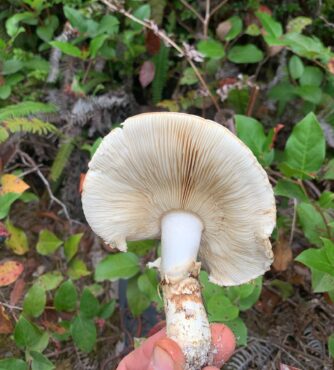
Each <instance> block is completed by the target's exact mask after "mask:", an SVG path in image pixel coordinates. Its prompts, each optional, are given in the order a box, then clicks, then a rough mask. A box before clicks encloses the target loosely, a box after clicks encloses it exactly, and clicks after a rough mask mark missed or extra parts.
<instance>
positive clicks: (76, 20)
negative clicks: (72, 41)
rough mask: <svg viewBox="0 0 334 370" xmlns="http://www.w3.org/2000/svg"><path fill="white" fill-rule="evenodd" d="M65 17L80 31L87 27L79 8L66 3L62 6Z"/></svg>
mask: <svg viewBox="0 0 334 370" xmlns="http://www.w3.org/2000/svg"><path fill="white" fill-rule="evenodd" d="M64 14H65V17H66V18H67V19H68V20H69V21H70V23H71V25H72V26H73V27H74V28H76V29H77V30H79V31H80V32H81V33H83V32H85V31H86V29H87V26H86V19H85V17H84V16H83V15H82V14H81V12H80V11H79V10H76V9H74V8H71V7H69V6H67V5H65V6H64Z"/></svg>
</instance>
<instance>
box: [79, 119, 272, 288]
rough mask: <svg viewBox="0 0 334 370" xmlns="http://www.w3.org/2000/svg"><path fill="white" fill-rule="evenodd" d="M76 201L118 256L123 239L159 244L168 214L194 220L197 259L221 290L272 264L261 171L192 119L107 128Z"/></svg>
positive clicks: (227, 137)
mask: <svg viewBox="0 0 334 370" xmlns="http://www.w3.org/2000/svg"><path fill="white" fill-rule="evenodd" d="M82 203H83V209H84V213H85V216H86V218H87V221H88V222H89V224H90V225H91V227H92V229H93V230H94V231H95V232H96V233H97V234H98V235H99V236H101V237H102V238H103V239H104V241H105V242H106V243H108V244H111V245H112V246H114V247H117V248H118V249H120V250H122V251H125V250H126V240H142V239H155V238H160V234H161V219H162V217H163V215H165V214H166V213H167V212H170V211H175V210H182V211H187V212H192V213H194V214H196V215H197V216H198V217H199V218H200V219H201V221H202V223H203V225H204V230H203V233H202V239H201V245H200V250H199V259H200V260H201V262H202V265H203V266H204V268H205V269H206V270H207V271H208V273H209V276H210V280H211V281H212V282H214V283H216V284H219V285H238V284H242V283H245V282H247V281H249V280H251V279H254V278H256V277H257V276H259V275H261V274H263V273H264V272H265V271H266V270H268V269H269V266H270V264H271V262H272V258H273V254H272V250H271V244H270V241H269V236H270V235H271V233H272V230H273V228H274V226H275V219H276V209H275V200H274V195H273V190H272V187H271V185H270V183H269V180H268V177H267V174H266V172H265V171H264V170H263V168H262V167H261V166H260V164H259V163H258V161H257V160H256V158H255V157H254V155H253V154H252V152H251V151H250V150H249V149H248V148H247V147H246V146H245V145H244V144H243V143H242V142H241V141H240V140H239V139H238V138H237V137H236V136H234V135H233V134H232V133H231V132H230V131H229V130H227V129H226V128H224V127H223V126H221V125H219V124H217V123H215V122H213V121H209V120H205V119H203V118H200V117H197V116H194V115H189V114H183V113H146V114H141V115H137V116H134V117H131V118H129V119H127V120H126V121H125V122H124V123H123V128H116V129H114V130H112V131H111V132H110V134H108V135H107V136H106V137H105V138H104V139H103V141H102V143H101V145H100V147H99V148H98V150H97V151H96V153H95V155H94V157H93V159H92V160H91V162H90V163H89V171H88V173H87V176H86V179H85V182H84V187H83V194H82ZM181 247H182V246H181V245H180V248H181Z"/></svg>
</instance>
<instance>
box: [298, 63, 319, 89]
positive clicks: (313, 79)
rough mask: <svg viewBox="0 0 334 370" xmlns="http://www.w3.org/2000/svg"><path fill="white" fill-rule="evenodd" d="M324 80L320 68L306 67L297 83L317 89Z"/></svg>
mask: <svg viewBox="0 0 334 370" xmlns="http://www.w3.org/2000/svg"><path fill="white" fill-rule="evenodd" d="M323 78H324V74H323V72H322V71H321V69H320V68H318V67H314V66H307V67H305V68H304V71H303V74H302V75H301V76H300V79H299V82H300V84H301V85H303V86H316V87H319V86H320V85H321V83H322V80H323Z"/></svg>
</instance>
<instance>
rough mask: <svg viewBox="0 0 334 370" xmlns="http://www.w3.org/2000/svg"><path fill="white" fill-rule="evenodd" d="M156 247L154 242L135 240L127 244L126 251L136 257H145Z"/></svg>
mask: <svg viewBox="0 0 334 370" xmlns="http://www.w3.org/2000/svg"><path fill="white" fill-rule="evenodd" d="M156 245H157V241H156V240H136V241H134V242H127V246H128V251H129V252H132V253H135V254H136V255H137V256H145V255H146V254H147V253H148V252H149V251H150V250H151V249H152V248H154V247H155V246H156Z"/></svg>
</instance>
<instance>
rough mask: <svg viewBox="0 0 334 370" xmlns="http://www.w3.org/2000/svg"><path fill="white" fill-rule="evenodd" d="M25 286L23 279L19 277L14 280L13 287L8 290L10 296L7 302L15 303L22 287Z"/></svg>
mask: <svg viewBox="0 0 334 370" xmlns="http://www.w3.org/2000/svg"><path fill="white" fill-rule="evenodd" d="M25 286H26V282H25V281H24V279H22V278H20V279H17V280H16V281H15V284H14V288H13V290H12V291H11V292H10V297H9V303H10V304H11V305H13V306H15V305H16V303H17V302H18V301H19V300H20V299H21V297H22V295H23V292H24V288H25Z"/></svg>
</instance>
